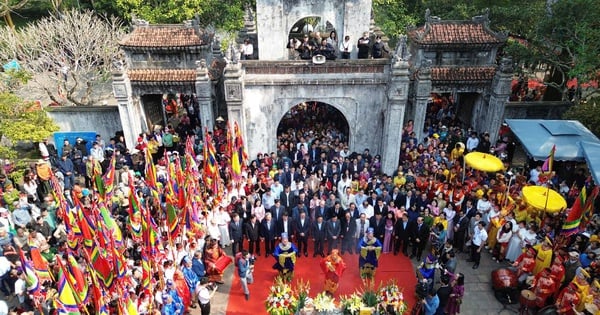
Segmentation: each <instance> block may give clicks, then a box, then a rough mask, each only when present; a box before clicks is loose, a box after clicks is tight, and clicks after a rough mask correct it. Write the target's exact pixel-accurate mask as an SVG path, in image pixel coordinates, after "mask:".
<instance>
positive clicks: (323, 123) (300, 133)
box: [277, 101, 350, 148]
mask: <svg viewBox="0 0 600 315" xmlns="http://www.w3.org/2000/svg"><path fill="white" fill-rule="evenodd" d="M301 138H304V141H306V142H309V140H315V139H318V140H319V143H320V144H326V145H329V146H330V147H332V148H333V147H341V146H347V145H348V139H350V126H349V124H348V121H347V120H346V117H345V116H344V114H342V112H340V111H339V110H338V109H337V108H335V107H333V106H331V105H329V104H327V103H323V102H318V101H307V102H302V103H300V104H297V105H295V106H293V107H292V108H290V110H288V111H287V112H286V113H285V115H284V116H283V118H281V121H280V122H279V124H278V126H277V139H278V140H279V141H278V142H279V143H278V148H281V145H282V144H285V143H286V142H287V143H288V145H289V144H294V145H295V144H296V143H298V142H302V139H301Z"/></svg>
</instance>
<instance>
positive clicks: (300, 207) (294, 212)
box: [292, 201, 308, 220]
mask: <svg viewBox="0 0 600 315" xmlns="http://www.w3.org/2000/svg"><path fill="white" fill-rule="evenodd" d="M302 211H304V212H308V208H307V207H306V205H305V204H304V203H302V202H301V201H299V202H298V205H297V206H295V207H294V208H292V219H293V220H297V219H298V218H299V217H300V212H302Z"/></svg>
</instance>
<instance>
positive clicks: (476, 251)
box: [470, 221, 488, 269]
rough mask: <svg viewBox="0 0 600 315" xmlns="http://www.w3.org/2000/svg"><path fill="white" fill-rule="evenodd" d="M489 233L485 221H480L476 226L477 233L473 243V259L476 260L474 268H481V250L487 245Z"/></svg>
mask: <svg viewBox="0 0 600 315" xmlns="http://www.w3.org/2000/svg"><path fill="white" fill-rule="evenodd" d="M487 238H488V235H487V231H486V230H485V222H483V221H479V223H478V224H477V227H476V228H475V235H473V241H472V244H471V259H470V261H472V262H474V264H473V269H477V268H479V262H480V261H481V251H482V250H483V247H484V246H485V242H486V241H487Z"/></svg>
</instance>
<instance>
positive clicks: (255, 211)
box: [252, 198, 265, 222]
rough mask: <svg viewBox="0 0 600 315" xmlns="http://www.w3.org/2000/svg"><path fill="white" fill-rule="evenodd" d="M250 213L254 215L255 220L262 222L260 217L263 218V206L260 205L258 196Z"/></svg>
mask: <svg viewBox="0 0 600 315" xmlns="http://www.w3.org/2000/svg"><path fill="white" fill-rule="evenodd" d="M252 214H254V215H255V216H256V221H257V222H262V219H264V218H265V207H264V206H263V205H262V201H261V200H260V198H259V199H256V200H255V201H254V208H252Z"/></svg>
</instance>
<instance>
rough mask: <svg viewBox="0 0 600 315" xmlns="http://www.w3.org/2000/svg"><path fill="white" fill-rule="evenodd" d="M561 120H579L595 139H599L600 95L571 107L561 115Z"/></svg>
mask: <svg viewBox="0 0 600 315" xmlns="http://www.w3.org/2000/svg"><path fill="white" fill-rule="evenodd" d="M563 119H571V120H579V122H581V123H582V124H583V125H584V126H585V127H586V128H588V129H589V130H590V131H591V132H592V133H593V134H595V135H596V136H597V137H600V95H598V94H596V95H595V96H594V97H591V98H589V99H588V100H583V101H581V102H580V103H579V104H577V105H574V106H571V108H569V110H567V111H566V112H565V113H564V114H563Z"/></svg>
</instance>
